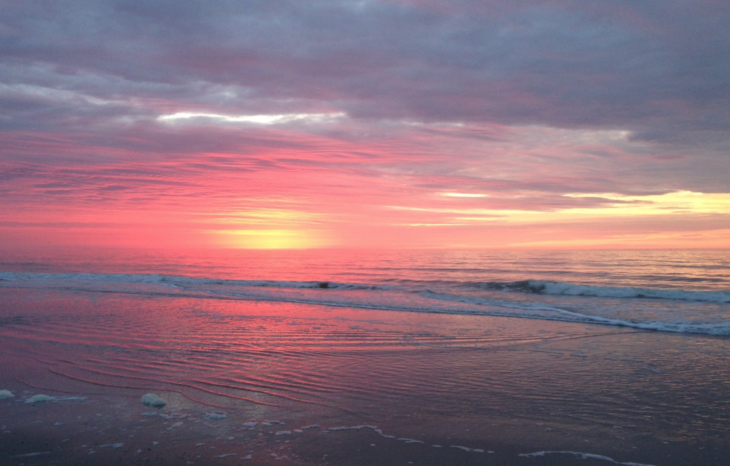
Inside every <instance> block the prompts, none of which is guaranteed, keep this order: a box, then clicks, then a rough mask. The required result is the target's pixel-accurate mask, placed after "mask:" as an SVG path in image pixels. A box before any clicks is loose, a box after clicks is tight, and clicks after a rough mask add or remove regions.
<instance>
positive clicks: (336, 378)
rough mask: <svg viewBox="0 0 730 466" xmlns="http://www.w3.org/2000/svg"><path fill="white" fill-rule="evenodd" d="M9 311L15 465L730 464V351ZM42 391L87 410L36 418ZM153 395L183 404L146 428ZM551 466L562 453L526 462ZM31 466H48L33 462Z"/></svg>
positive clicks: (504, 333)
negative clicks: (148, 396) (729, 384)
mask: <svg viewBox="0 0 730 466" xmlns="http://www.w3.org/2000/svg"><path fill="white" fill-rule="evenodd" d="M0 309H2V311H0V312H2V313H3V314H2V315H0V317H1V318H2V319H3V325H2V326H0V343H1V344H2V346H3V349H4V350H6V354H7V355H8V357H6V358H4V359H3V361H2V362H0V389H9V390H11V391H12V392H13V393H14V394H15V398H11V399H8V400H0V412H2V413H3V418H4V421H3V422H2V423H3V424H4V426H2V427H3V432H2V434H0V462H3V463H7V464H20V463H24V464H69V465H70V464H79V461H81V460H82V459H83V461H84V464H112V465H114V464H179V463H176V461H182V460H183V459H184V460H185V461H194V462H197V463H198V464H234V463H236V464H240V463H241V462H242V461H249V462H250V464H305V465H307V464H407V463H408V461H413V462H414V464H483V463H484V462H492V461H494V462H497V463H498V464H517V465H521V464H524V465H553V464H587V463H586V462H587V461H590V462H594V463H595V464H611V463H610V462H609V461H608V460H605V459H600V458H598V457H599V456H601V457H607V458H611V459H613V461H615V462H618V463H621V462H624V463H627V462H631V463H642V464H654V465H657V466H658V465H669V466H671V465H680V464H688V461H689V462H693V461H694V462H695V463H697V461H700V463H699V464H706V465H713V464H718V465H719V464H724V463H725V461H726V459H727V458H728V457H730V427H729V426H728V422H727V421H728V419H730V410H728V406H729V405H730V395H729V394H728V393H727V390H726V385H725V382H726V380H728V378H727V377H728V375H730V363H729V362H728V358H727V355H728V354H730V341H729V340H728V339H727V338H721V337H708V336H696V335H677V334H664V333H658V332H641V331H635V330H631V329H623V328H618V327H617V328H609V327H601V328H600V329H597V328H596V327H595V326H589V325H584V324H578V323H563V322H548V321H529V320H525V319H513V318H506V317H489V316H465V315H447V314H417V315H413V314H409V315H408V316H405V315H404V314H403V313H402V312H397V311H396V312H392V311H382V310H377V311H372V310H362V309H348V308H327V307H323V306H316V305H305V304H290V303H267V302H233V301H231V302H221V301H220V300H204V299H199V298H196V299H195V300H191V299H186V298H179V297H165V298H160V297H139V296H128V295H116V294H113V293H102V294H100V293H83V292H73V291H58V290H45V291H44V292H43V293H39V292H37V291H36V292H33V291H28V290H12V291H6V290H3V294H2V295H0ZM120 329H124V331H123V332H121V333H120ZM79 332H81V334H80V335H79ZM13 355H14V356H13ZM50 389H53V390H50ZM41 393H42V394H46V395H50V396H57V397H62V396H69V397H86V400H84V401H56V402H46V403H36V404H33V403H26V401H27V400H28V399H29V398H30V397H31V396H33V395H37V394H41ZM145 393H155V394H158V395H159V396H161V397H162V398H164V399H166V400H167V402H168V405H167V406H166V407H165V408H162V409H161V410H159V412H158V413H157V414H156V415H154V416H153V415H144V413H150V412H153V411H155V410H154V409H151V408H148V407H145V406H144V405H143V404H142V403H141V402H140V397H141V396H142V395H144V394H145ZM192 400H196V401H192ZM214 412H223V413H224V414H225V418H222V419H212V418H211V416H208V417H206V415H208V414H210V413H214ZM160 413H162V414H163V415H162V416H161V415H160ZM213 417H215V416H213ZM272 420H278V421H281V422H283V423H284V424H283V425H279V424H274V423H270V424H269V425H265V424H264V423H265V421H272ZM251 422H256V425H255V426H254V427H247V426H246V425H247V423H251ZM56 423H60V424H58V425H54V424H56ZM312 424H317V425H319V426H320V428H319V429H311V430H310V429H301V428H302V427H306V426H309V425H312ZM357 426H372V427H363V428H361V429H354V428H352V427H357ZM338 427H348V429H334V430H333V429H332V428H338ZM376 429H378V430H379V432H380V433H379V432H378V431H377V430H376ZM296 430H301V431H302V432H296ZM324 430H329V433H326V434H323V433H322V431H324ZM6 431H7V432H6ZM277 432H290V433H281V434H280V435H276V433H277ZM130 435H131V436H133V437H130ZM389 436H393V437H394V438H389ZM65 439H68V440H66V441H64V440H65ZM399 439H402V440H399ZM409 440H410V441H409ZM155 441H156V442H158V444H156V445H152V444H151V442H155ZM22 442H25V443H22ZM201 442H202V443H204V444H206V448H207V450H205V454H203V453H200V449H201V448H202V447H201V446H196V445H197V444H198V443H201ZM421 442H422V443H421ZM119 443H122V444H123V446H121V447H113V446H106V447H104V448H100V446H102V445H116V444H119ZM371 444H375V445H376V446H375V447H371V446H370V445H371ZM84 445H86V446H85V447H84ZM433 445H441V447H434V446H433ZM211 446H214V447H215V448H213V449H211V448H209V447H211ZM460 447H461V448H460ZM147 448H150V450H146V449H147ZM91 450H93V453H91V454H90V451H91ZM137 450H139V451H140V453H137ZM228 450H231V451H230V452H229V451H228ZM46 451H48V452H49V453H48V454H45V453H43V452H46ZM146 451H149V453H145V452H146ZM489 451H493V452H494V453H488V452H489ZM544 451H547V452H550V451H553V452H558V453H546V454H545V455H544V456H539V455H538V456H520V455H532V454H535V453H539V452H544ZM559 452H563V453H559ZM566 452H567V453H566ZM570 452H574V453H570ZM31 453H43V454H39V455H36V456H18V455H27V454H31ZM213 453H215V454H213ZM229 453H230V454H232V455H234V456H224V457H219V455H228V454H229ZM578 453H580V454H585V455H594V456H581V455H580V454H578ZM249 454H251V455H252V456H251V459H250V460H242V459H241V458H246V457H247V456H248V455H249ZM145 455H146V456H145ZM197 455H201V456H200V458H198V457H197ZM236 455H237V456H236ZM272 455H276V456H272ZM323 455H327V457H326V458H324V459H323ZM284 456H286V458H284ZM277 457H279V458H281V459H279V460H277V459H276V458H277ZM144 458H147V460H144ZM209 461H212V462H213V463H209ZM115 462H116V463H115ZM287 462H288V463H287ZM591 464H592V463H591Z"/></svg>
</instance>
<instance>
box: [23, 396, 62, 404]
mask: <svg viewBox="0 0 730 466" xmlns="http://www.w3.org/2000/svg"><path fill="white" fill-rule="evenodd" d="M46 401H56V397H55V396H48V395H33V396H31V397H30V398H28V399H27V400H25V402H26V403H45V402H46Z"/></svg>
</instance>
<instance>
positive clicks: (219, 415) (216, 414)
mask: <svg viewBox="0 0 730 466" xmlns="http://www.w3.org/2000/svg"><path fill="white" fill-rule="evenodd" d="M205 418H206V419H209V420H211V421H220V420H221V419H225V418H226V413H221V412H219V411H214V412H212V413H205Z"/></svg>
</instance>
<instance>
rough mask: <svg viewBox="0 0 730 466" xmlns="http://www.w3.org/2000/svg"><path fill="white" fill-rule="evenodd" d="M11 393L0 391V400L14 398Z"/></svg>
mask: <svg viewBox="0 0 730 466" xmlns="http://www.w3.org/2000/svg"><path fill="white" fill-rule="evenodd" d="M14 397H15V395H13V392H11V391H10V390H0V400H7V399H8V398H14Z"/></svg>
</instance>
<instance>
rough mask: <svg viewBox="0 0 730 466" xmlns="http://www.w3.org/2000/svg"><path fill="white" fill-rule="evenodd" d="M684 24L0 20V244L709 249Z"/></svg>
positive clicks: (492, 19) (527, 16)
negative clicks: (93, 23)
mask: <svg viewBox="0 0 730 466" xmlns="http://www.w3.org/2000/svg"><path fill="white" fill-rule="evenodd" d="M361 3H362V2H361ZM699 3H701V4H702V5H703V6H704V8H705V10H702V11H705V13H702V14H700V13H697V14H694V16H691V17H689V19H688V16H687V15H686V14H685V13H686V12H685V11H684V10H683V9H682V7H681V5H679V6H676V5H675V6H672V7H671V8H669V7H667V8H668V9H666V10H663V11H664V13H663V14H664V15H665V18H664V19H663V20H662V21H655V20H654V18H653V16H652V13H651V12H647V11H643V10H642V9H640V8H638V7H636V6H634V5H620V6H619V5H613V6H610V5H598V4H595V5H594V4H586V3H585V2H577V3H576V2H571V1H568V0H565V1H558V2H553V3H550V4H549V5H548V4H540V5H541V6H540V8H537V7H534V8H533V7H531V6H530V4H531V2H516V3H514V2H503V3H500V2H484V4H483V5H482V4H480V2H461V1H456V2H448V3H443V4H441V3H440V2H433V1H409V2H392V1H372V2H364V3H362V4H358V5H359V6H357V8H355V7H354V6H353V2H313V3H312V4H311V5H309V6H308V7H307V6H305V5H296V4H289V3H288V2H282V5H276V6H270V7H267V8H263V7H261V8H260V9H259V7H257V6H254V5H248V6H246V5H239V6H235V5H233V6H232V5H228V4H226V5H223V4H221V5H217V4H216V5H212V4H211V5H209V6H205V7H204V6H200V8H199V9H194V11H193V10H188V9H185V8H180V10H179V11H174V12H169V11H165V12H163V11H161V10H159V9H156V8H154V7H153V6H144V5H137V6H135V7H131V6H130V7H107V6H102V5H101V4H104V5H106V3H105V2H101V3H100V4H99V5H96V4H93V3H92V4H89V5H87V6H86V7H84V8H86V9H87V10H88V11H78V12H72V11H61V10H58V11H45V10H43V9H31V8H27V7H24V6H22V5H17V6H13V7H12V8H10V7H8V10H9V11H8V14H7V15H5V18H4V19H2V20H0V22H1V24H0V34H3V35H5V36H8V38H12V40H9V39H8V40H2V41H0V42H3V43H4V44H6V45H3V46H2V47H0V53H1V54H3V57H4V58H3V60H2V63H1V64H0V106H2V109H3V112H2V115H0V117H1V118H0V196H1V198H2V205H1V206H0V242H1V243H2V244H3V245H6V246H10V247H26V246H30V247H34V246H111V247H150V248H161V247H170V248H171V247H212V248H254V249H287V248H353V247H363V248H561V249H572V248H727V247H730V182H729V181H728V180H730V163H728V160H727V156H728V153H730V136H729V135H728V130H727V128H730V115H729V114H728V113H727V108H730V106H729V105H728V99H730V97H729V96H730V90H728V86H727V82H730V81H728V78H730V75H728V70H727V67H724V68H723V67H721V66H716V65H715V64H714V63H720V62H722V60H714V59H712V58H711V57H712V56H713V53H714V54H717V56H718V57H720V56H723V57H724V55H723V54H724V53H725V52H726V49H724V48H722V46H721V44H722V43H723V42H722V41H719V42H718V44H720V45H718V46H717V47H718V48H717V50H715V49H714V48H712V47H710V46H709V45H708V44H709V43H708V42H707V41H706V40H703V39H702V36H701V34H696V35H692V34H685V35H683V36H682V37H675V36H676V34H675V32H676V31H677V30H678V29H677V28H683V29H682V30H685V29H686V30H697V31H705V30H707V28H708V27H711V25H709V23H708V21H710V18H716V17H721V16H722V15H724V14H725V13H727V11H726V10H727V8H725V7H723V6H722V4H720V3H717V2H713V1H710V0H707V1H703V2H699ZM287 5H288V6H287ZM695 6H696V5H695ZM693 11H694V12H697V11H699V7H693ZM59 15H60V16H59ZM327 15H331V17H332V18H338V19H337V21H334V20H333V21H331V22H327V21H325V23H321V22H320V19H321V18H327V17H328V16H327ZM86 16H89V17H92V16H93V17H94V18H95V21H97V22H98V24H97V26H99V25H103V24H106V22H108V23H109V24H110V25H111V24H113V25H114V26H113V27H111V26H110V27H108V28H105V27H101V26H99V27H94V28H91V27H88V24H87V22H85V21H84V17H86ZM59 18H60V19H59ZM649 20H650V21H649ZM183 24H185V25H186V26H184V27H183V26H181V25H183ZM323 24H324V25H323ZM713 24H714V23H713ZM190 28H192V29H190ZM247 28H248V29H247ZM105 30H106V31H107V33H108V35H100V34H101V33H100V32H99V31H105ZM191 30H194V31H195V33H194V34H193V35H194V36H195V40H192V39H188V34H189V33H191V32H190V31H191ZM426 31H428V34H426ZM717 31H718V34H720V32H719V31H720V29H718V30H717ZM722 34H725V35H723V36H722V37H726V36H727V34H726V33H722ZM60 37H63V38H65V39H64V40H59V38H60ZM428 37H432V38H438V40H436V39H434V40H429V39H428ZM728 40H730V39H728ZM699 50H701V51H702V54H703V56H705V57H710V58H708V60H707V61H706V62H703V63H704V65H702V66H701V67H700V66H699V65H697V64H696V63H695V62H694V61H693V60H696V57H697V54H696V52H697V51H699ZM636 63H640V66H639V65H635V64H636ZM658 76H663V78H658ZM659 82H661V85H659V84H658V83H659Z"/></svg>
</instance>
